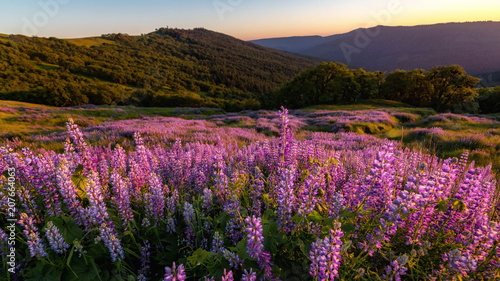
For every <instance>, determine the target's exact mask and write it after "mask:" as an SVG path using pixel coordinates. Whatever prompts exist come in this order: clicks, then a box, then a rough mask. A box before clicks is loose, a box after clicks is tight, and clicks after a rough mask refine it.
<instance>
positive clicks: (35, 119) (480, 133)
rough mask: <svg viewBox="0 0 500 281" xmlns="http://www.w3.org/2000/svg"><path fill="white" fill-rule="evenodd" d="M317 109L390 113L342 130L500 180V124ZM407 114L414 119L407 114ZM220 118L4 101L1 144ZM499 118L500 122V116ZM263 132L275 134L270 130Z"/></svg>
mask: <svg viewBox="0 0 500 281" xmlns="http://www.w3.org/2000/svg"><path fill="white" fill-rule="evenodd" d="M316 110H329V111H334V110H342V111H355V110H358V111H363V110H380V111H385V112H387V113H389V114H390V115H391V116H392V117H391V119H393V120H394V123H391V124H385V123H382V122H353V123H346V124H343V127H342V129H343V130H344V131H351V132H356V133H359V134H371V135H374V136H377V137H379V138H388V139H392V140H396V141H400V140H402V143H403V145H404V146H407V147H412V148H418V149H426V150H427V151H429V152H435V153H436V154H437V155H438V156H441V157H459V156H460V155H461V154H462V153H463V151H464V150H466V149H467V150H469V151H470V159H471V160H474V161H476V163H477V164H478V165H483V166H484V165H487V164H489V163H490V162H492V163H493V171H494V172H496V173H497V175H498V176H500V122H490V123H487V122H472V121H467V120H462V119H456V120H455V119H453V120H448V121H447V120H444V121H443V120H440V119H432V118H431V121H429V120H426V118H427V117H429V116H433V115H436V114H437V113H436V112H435V111H434V110H432V109H426V108H412V107H408V105H405V104H402V103H395V102H387V101H364V102H363V103H361V104H356V105H324V106H315V107H308V108H305V109H302V110H301V111H303V112H314V111H316ZM408 113H409V114H411V115H408ZM221 114H224V112H221V111H218V110H215V109H209V108H203V109H197V110H191V109H183V108H163V107H150V108H145V107H135V106H87V107H69V108H57V107H51V106H44V105H38V104H31V103H23V102H15V101H1V100H0V128H2V130H1V131H0V143H1V142H2V139H4V140H5V139H13V138H16V137H17V138H19V139H20V140H22V141H26V142H27V143H29V142H30V140H29V138H28V137H29V136H31V135H34V134H36V135H45V134H50V133H52V132H56V131H63V130H65V123H66V122H67V120H68V119H69V118H73V119H74V120H75V122H76V123H77V124H78V125H80V126H81V127H87V126H91V125H98V124H101V123H103V122H105V121H117V120H127V119H137V118H142V117H146V116H164V117H181V118H184V119H206V117H208V116H211V115H221ZM405 114H406V115H405ZM223 116H224V115H223ZM228 116H229V115H228ZM232 116H234V115H232ZM497 116H498V115H497ZM490 117H495V116H490ZM498 117H499V118H500V116H498ZM299 118H300V117H299ZM223 119H224V118H223ZM207 120H210V119H207ZM433 120H438V121H433ZM214 122H215V121H214ZM256 123H257V122H256V119H252V118H243V119H234V120H232V119H228V118H225V119H224V120H223V123H220V122H219V124H222V126H229V127H242V128H254V127H255V124H256ZM338 125H342V124H338ZM432 128H438V129H439V128H440V129H439V130H438V129H432ZM436 130H437V131H436ZM318 131H322V132H331V131H332V126H331V125H318V124H312V123H309V124H306V125H305V126H303V127H302V128H301V129H300V130H299V131H298V132H297V134H300V135H304V134H305V135H307V134H309V133H310V132H318ZM262 133H264V134H267V135H275V134H273V133H272V132H267V131H266V130H264V131H263V132H262ZM56 147H57V148H59V147H60V144H57V145H56V144H54V148H56ZM47 148H48V147H47ZM499 178H500V177H499Z"/></svg>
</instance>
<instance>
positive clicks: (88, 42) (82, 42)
mask: <svg viewBox="0 0 500 281" xmlns="http://www.w3.org/2000/svg"><path fill="white" fill-rule="evenodd" d="M64 40H66V41H68V42H70V43H73V44H75V45H77V46H84V47H92V46H100V45H102V44H114V45H116V42H115V41H112V40H108V39H104V38H101V37H87V38H75V39H64Z"/></svg>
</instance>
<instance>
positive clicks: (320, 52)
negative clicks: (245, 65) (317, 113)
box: [252, 22, 500, 82]
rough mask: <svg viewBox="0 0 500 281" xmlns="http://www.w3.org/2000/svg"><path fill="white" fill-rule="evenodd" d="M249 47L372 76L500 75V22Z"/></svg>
mask: <svg viewBox="0 0 500 281" xmlns="http://www.w3.org/2000/svg"><path fill="white" fill-rule="evenodd" d="M252 42H253V43H256V44H260V45H262V46H266V47H271V48H276V49H280V50H285V51H290V52H294V53H298V54H302V55H308V56H315V57H319V58H323V59H326V60H330V61H336V62H341V63H344V64H347V65H348V66H350V67H362V68H364V69H367V70H372V71H374V70H381V71H394V70H397V69H401V70H412V69H416V68H418V69H424V70H429V69H430V68H432V67H433V66H436V65H453V64H458V65H461V66H463V67H464V69H465V70H466V71H467V73H469V74H472V75H478V76H479V75H481V76H483V77H484V78H486V77H488V74H489V73H493V72H495V71H499V70H500V49H499V48H498V46H500V22H468V23H446V24H435V25H420V26H411V27H410V26H397V27H390V26H377V27H373V28H369V29H356V30H353V31H351V32H348V33H345V34H337V35H332V36H327V37H320V36H306V37H288V38H271V39H261V40H255V41H252ZM495 77H496V76H495ZM499 80H500V79H499ZM489 82H494V81H489Z"/></svg>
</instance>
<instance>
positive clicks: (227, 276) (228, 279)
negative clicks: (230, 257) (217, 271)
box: [222, 268, 234, 281]
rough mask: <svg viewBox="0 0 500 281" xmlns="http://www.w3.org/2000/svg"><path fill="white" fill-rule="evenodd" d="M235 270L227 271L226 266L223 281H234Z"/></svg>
mask: <svg viewBox="0 0 500 281" xmlns="http://www.w3.org/2000/svg"><path fill="white" fill-rule="evenodd" d="M233 280H234V278H233V271H231V270H229V272H226V269H225V268H224V275H222V281H233Z"/></svg>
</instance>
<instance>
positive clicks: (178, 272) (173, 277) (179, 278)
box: [164, 262, 186, 281]
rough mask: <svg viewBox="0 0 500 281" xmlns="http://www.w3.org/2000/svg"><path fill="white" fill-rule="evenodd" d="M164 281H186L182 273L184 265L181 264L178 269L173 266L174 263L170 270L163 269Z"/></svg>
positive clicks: (168, 268)
mask: <svg viewBox="0 0 500 281" xmlns="http://www.w3.org/2000/svg"><path fill="white" fill-rule="evenodd" d="M164 280H165V281H184V280H186V273H185V272H184V265H183V264H181V265H179V266H178V267H176V266H175V262H174V263H173V265H172V268H170V267H168V266H167V267H165V279H164Z"/></svg>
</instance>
